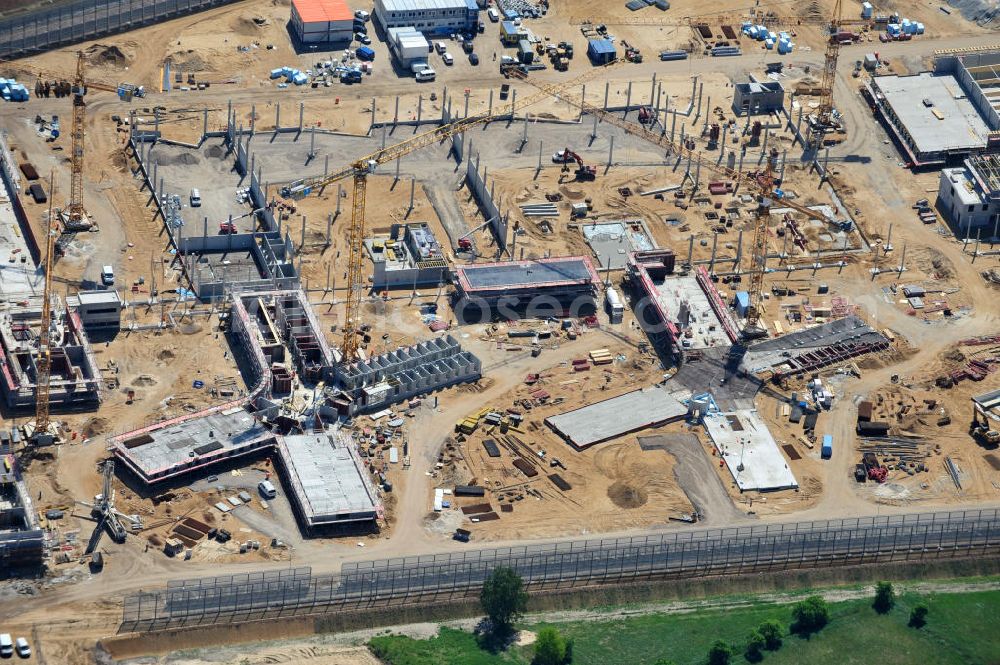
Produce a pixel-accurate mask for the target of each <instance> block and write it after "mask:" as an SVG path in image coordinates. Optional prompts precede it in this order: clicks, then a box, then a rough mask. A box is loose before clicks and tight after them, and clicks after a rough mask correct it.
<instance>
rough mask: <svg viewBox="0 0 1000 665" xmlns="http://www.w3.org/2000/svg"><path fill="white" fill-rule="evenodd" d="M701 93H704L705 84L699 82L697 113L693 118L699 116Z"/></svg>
mask: <svg viewBox="0 0 1000 665" xmlns="http://www.w3.org/2000/svg"><path fill="white" fill-rule="evenodd" d="M703 92H705V84H704V83H700V82H699V83H698V111H697V113H696V114H695V118H697V117H698V116H700V115H701V95H702V93H703Z"/></svg>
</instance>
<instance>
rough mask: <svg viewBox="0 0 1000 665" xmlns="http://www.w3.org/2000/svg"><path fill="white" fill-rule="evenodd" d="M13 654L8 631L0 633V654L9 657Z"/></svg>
mask: <svg viewBox="0 0 1000 665" xmlns="http://www.w3.org/2000/svg"><path fill="white" fill-rule="evenodd" d="M13 655H14V640H12V639H10V633H0V656H2V657H4V658H10V657H11V656H13Z"/></svg>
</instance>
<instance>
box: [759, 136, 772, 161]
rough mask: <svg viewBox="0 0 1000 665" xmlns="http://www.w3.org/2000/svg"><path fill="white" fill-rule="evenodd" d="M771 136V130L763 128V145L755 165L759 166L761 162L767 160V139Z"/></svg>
mask: <svg viewBox="0 0 1000 665" xmlns="http://www.w3.org/2000/svg"><path fill="white" fill-rule="evenodd" d="M769 136H771V130H770V128H768V127H765V128H764V145H763V146H762V147H761V149H760V157H758V158H757V163H758V164H760V163H761V161H762V160H765V159H768V156H767V139H768V137H769Z"/></svg>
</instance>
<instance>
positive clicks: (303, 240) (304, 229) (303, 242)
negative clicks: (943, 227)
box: [230, 215, 306, 249]
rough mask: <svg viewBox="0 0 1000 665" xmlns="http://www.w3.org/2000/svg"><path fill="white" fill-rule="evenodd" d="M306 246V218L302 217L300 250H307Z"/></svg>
mask: <svg viewBox="0 0 1000 665" xmlns="http://www.w3.org/2000/svg"><path fill="white" fill-rule="evenodd" d="M230 218H231V217H230ZM305 246H306V216H305V215H302V241H301V242H300V243H299V249H303V248H305Z"/></svg>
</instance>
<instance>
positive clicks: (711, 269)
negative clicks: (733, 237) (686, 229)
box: [708, 233, 719, 275]
mask: <svg viewBox="0 0 1000 665" xmlns="http://www.w3.org/2000/svg"><path fill="white" fill-rule="evenodd" d="M718 244H719V234H718V233H713V234H712V258H711V259H709V260H708V274H709V275H712V274H714V273H715V249H716V247H717V246H718Z"/></svg>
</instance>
